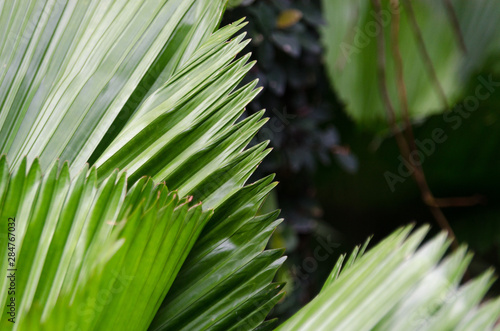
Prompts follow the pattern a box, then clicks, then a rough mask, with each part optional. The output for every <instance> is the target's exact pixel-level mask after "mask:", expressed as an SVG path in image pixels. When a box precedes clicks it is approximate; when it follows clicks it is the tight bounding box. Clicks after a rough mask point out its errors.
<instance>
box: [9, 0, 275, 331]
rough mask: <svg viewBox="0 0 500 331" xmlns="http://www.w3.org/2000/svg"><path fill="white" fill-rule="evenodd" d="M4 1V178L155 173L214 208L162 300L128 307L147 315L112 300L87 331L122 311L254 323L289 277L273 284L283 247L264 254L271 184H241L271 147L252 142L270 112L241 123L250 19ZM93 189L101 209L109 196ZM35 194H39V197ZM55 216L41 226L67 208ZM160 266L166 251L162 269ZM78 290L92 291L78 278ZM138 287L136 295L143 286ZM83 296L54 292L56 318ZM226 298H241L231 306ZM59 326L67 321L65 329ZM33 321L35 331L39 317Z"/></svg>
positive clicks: (185, 6)
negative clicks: (226, 21)
mask: <svg viewBox="0 0 500 331" xmlns="http://www.w3.org/2000/svg"><path fill="white" fill-rule="evenodd" d="M1 5H2V6H3V7H2V11H1V15H0V26H1V27H2V29H3V30H4V31H6V34H5V35H4V36H2V37H0V38H2V39H0V40H1V41H0V47H1V53H0V63H1V64H2V67H1V68H2V71H1V76H0V83H1V84H2V85H1V88H0V89H1V92H0V100H1V108H0V153H2V154H5V155H6V156H7V159H8V160H9V165H8V167H9V168H8V172H9V173H17V171H18V170H19V169H20V167H22V166H23V164H24V163H26V164H28V165H31V164H32V163H33V164H37V165H36V166H35V165H34V166H33V167H39V169H40V171H41V173H43V174H45V175H44V176H47V174H48V173H52V172H54V173H55V174H59V173H60V172H61V171H63V169H64V171H65V173H66V172H68V173H69V174H68V180H70V181H71V183H73V182H77V180H78V179H79V178H80V176H83V175H82V173H86V170H85V169H86V167H88V166H87V163H89V164H90V166H91V167H93V168H92V169H94V170H93V171H92V175H91V176H93V177H92V178H95V179H94V180H95V183H94V185H96V186H97V187H102V185H110V184H109V183H110V182H113V181H116V180H111V179H110V178H112V177H113V176H114V177H116V178H120V181H123V185H126V186H127V187H135V185H139V184H138V183H142V182H144V181H146V180H145V179H142V177H143V176H148V177H151V178H152V179H151V183H154V184H148V185H153V186H154V185H156V184H158V183H161V182H165V183H166V185H168V187H169V188H172V189H175V190H176V192H177V193H176V195H177V196H178V197H179V199H181V200H182V201H183V199H185V198H187V197H193V198H192V199H193V201H194V202H196V203H198V202H202V203H203V205H202V207H201V208H202V209H203V210H205V211H208V210H213V213H214V216H213V217H212V218H210V221H208V222H207V224H206V225H205V226H204V230H203V231H202V233H201V234H200V237H199V238H198V240H197V241H196V242H195V243H194V246H193V249H192V251H189V250H187V251H186V254H188V257H187V259H186V261H185V263H183V266H182V268H181V270H180V273H181V275H182V276H178V277H176V279H175V284H174V285H173V286H172V289H171V290H170V291H168V293H167V290H168V286H166V287H165V288H164V289H163V291H165V293H162V296H160V297H161V298H163V297H165V295H166V297H165V302H164V303H163V304H162V302H161V300H159V301H158V302H153V301H144V300H142V298H140V299H137V300H135V301H134V300H129V301H128V303H127V304H128V306H127V308H128V309H132V308H130V305H132V303H134V304H135V303H139V302H140V304H141V305H147V309H148V310H147V313H146V312H145V311H146V308H145V307H143V308H141V309H143V310H144V313H143V316H145V321H146V322H144V324H136V323H138V321H135V320H133V319H134V318H136V317H137V316H136V315H133V314H131V313H130V314H129V313H128V310H125V309H123V310H120V309H118V308H106V310H102V311H101V310H100V309H99V310H98V311H95V314H96V315H99V317H95V318H96V321H95V322H89V323H88V324H83V325H84V327H83V328H82V329H84V330H85V329H93V328H95V325H101V324H90V323H101V322H100V321H101V320H100V319H102V318H105V319H106V321H107V322H105V323H110V324H102V325H104V326H105V327H104V329H106V328H107V326H108V325H109V326H110V325H117V324H116V323H115V324H111V323H112V322H111V321H113V323H114V322H116V321H117V319H120V320H119V323H122V320H121V319H122V318H123V316H129V315H130V318H128V319H127V318H123V321H125V322H124V323H127V324H119V325H122V326H123V329H124V330H140V329H145V328H147V327H148V325H149V324H148V323H149V322H150V321H151V320H153V318H154V322H153V325H152V326H151V327H152V328H153V327H154V328H155V329H165V328H169V327H170V326H172V325H175V326H176V327H179V328H181V327H184V328H190V327H191V326H193V325H196V327H197V328H199V329H200V330H203V329H208V328H212V329H217V328H218V329H226V328H228V326H229V325H230V326H232V327H236V328H239V329H246V328H254V327H259V325H260V324H261V322H262V321H263V320H264V319H265V316H266V315H267V313H268V312H269V311H270V310H271V309H272V306H273V305H274V304H275V303H276V302H277V300H278V299H279V298H280V296H281V294H280V289H281V286H282V285H281V284H272V283H271V280H272V278H273V276H274V273H275V271H276V270H277V268H278V267H279V265H281V263H282V262H283V258H282V257H281V255H282V253H283V252H282V251H265V250H264V249H265V246H266V244H267V241H268V239H269V237H270V235H271V233H272V231H273V230H274V228H275V227H276V226H277V225H278V223H279V222H280V221H276V218H277V215H278V213H277V212H274V213H271V214H268V215H260V213H259V209H260V206H261V205H262V203H263V201H264V200H265V198H266V196H267V194H268V193H269V191H270V190H271V189H272V188H273V187H274V186H275V183H273V182H272V180H273V178H272V177H268V178H265V179H262V180H260V181H257V182H256V183H253V184H250V185H247V186H245V184H246V182H247V180H248V178H249V177H250V176H251V175H252V173H253V172H254V171H255V169H256V167H257V166H258V165H259V164H260V162H261V161H262V159H263V158H264V157H265V156H266V155H267V154H268V153H269V149H267V148H266V147H267V142H263V143H260V144H257V145H254V146H253V147H251V148H247V145H248V144H249V143H250V141H251V140H252V138H253V137H254V136H255V134H256V133H257V131H258V130H259V128H260V127H261V126H262V125H263V124H264V123H265V119H262V116H263V112H260V113H257V114H255V115H253V116H251V117H248V118H244V119H241V118H243V117H244V116H243V114H244V110H245V106H246V105H247V104H248V103H249V102H250V101H251V100H252V99H253V98H254V97H255V96H256V95H257V94H258V93H259V91H260V90H259V89H256V85H257V82H252V83H250V84H248V85H246V86H243V87H241V88H239V87H238V86H239V83H240V82H241V80H242V78H243V77H244V76H245V74H246V73H247V72H248V71H249V70H250V69H251V67H252V65H253V63H249V64H248V63H247V62H248V59H249V56H248V55H247V56H243V57H241V58H240V59H239V60H235V58H236V56H237V55H238V53H239V52H240V51H241V50H242V49H243V48H244V47H245V45H246V44H247V43H248V41H245V40H244V35H239V36H236V37H233V36H234V35H236V34H237V32H238V31H239V30H240V29H241V27H242V24H243V23H242V21H239V22H236V23H235V24H232V25H230V26H227V27H223V28H221V29H217V26H218V24H219V21H220V18H221V15H222V13H223V10H224V7H225V5H226V1H223V0H218V1H212V0H182V1H181V0H141V1H104V0H90V1H70V0H57V1H55V0H53V1H50V0H34V1H15V2H8V3H7V2H4V3H2V4H1ZM25 158H27V159H25ZM64 161H68V165H64V166H63V164H66V163H64ZM24 166H25V165H24ZM116 169H118V172H117V170H116ZM54 176H56V175H54ZM57 176H59V175H57ZM57 176H56V177H57ZM81 180H83V179H81ZM125 182H126V183H125ZM147 182H148V183H149V181H147ZM124 194H125V193H124ZM97 198H98V199H102V201H100V204H101V205H102V206H103V207H102V208H105V206H107V203H108V202H109V201H108V199H106V198H104V197H102V198H101V197H100V196H98V197H97ZM32 199H34V201H35V202H36V203H42V202H41V200H39V199H40V197H39V196H38V195H36V196H34V197H32ZM5 206H6V205H5ZM2 208H4V207H2ZM22 210H24V209H19V211H17V212H18V213H21V211H22ZM2 212H4V211H3V210H2ZM153 214H154V213H153ZM148 215H149V214H148ZM49 216H50V217H49ZM49 216H47V217H48V219H47V220H46V221H47V222H49V221H50V222H56V221H55V220H56V219H57V217H59V215H57V213H55V214H50V215H49ZM9 217H10V216H9ZM16 217H19V216H17V215H16ZM150 217H151V218H154V216H150ZM74 221H76V220H74ZM68 222H70V221H68ZM70 223H73V222H70ZM28 230H29V229H28ZM55 233H57V232H55ZM156 244H157V245H171V244H173V242H172V241H171V240H168V241H167V243H164V242H158V243H156ZM157 248H158V247H157ZM94 249H95V253H93V254H97V255H102V253H105V252H107V251H108V250H109V248H107V246H104V245H99V246H98V247H95V248H94ZM160 251H162V250H161V249H160ZM97 252H99V254H98V253H97ZM127 252H128V253H127V254H133V251H131V250H127ZM167 253H168V251H166V252H165V254H167ZM123 258H124V259H126V260H128V256H124V257H123ZM82 261H83V260H82ZM80 262H81V261H80ZM75 263H76V262H75ZM81 263H83V262H81ZM165 263H168V261H167V262H165V261H162V260H159V261H158V264H159V265H158V266H157V267H158V268H160V267H165ZM155 266H156V264H155ZM207 266H210V268H208V267H207ZM103 268H104V267H103ZM103 268H101V269H99V270H101V271H100V272H101V273H100V274H99V275H106V276H99V277H111V276H109V275H108V273H109V269H105V268H104V269H103ZM135 272H137V273H141V271H140V269H139V268H137V269H136V270H135ZM88 277H97V276H90V275H89V276H88ZM169 281H173V279H171V280H169ZM132 288H133V289H132ZM174 289H175V291H174ZM80 291H81V292H78V293H86V292H85V291H87V290H86V289H85V286H83V285H82V287H81V289H80ZM131 291H133V293H134V295H136V296H138V295H139V294H137V293H142V292H141V290H140V289H138V288H136V287H131ZM75 293H76V292H75ZM76 295H77V294H73V295H72V296H71V297H68V298H66V297H64V296H63V295H62V294H61V296H60V297H52V298H51V299H52V300H54V301H55V302H62V303H61V305H55V304H54V309H59V312H60V316H62V315H66V314H69V313H67V312H65V310H64V309H65V308H66V307H67V306H65V304H66V303H67V302H73V301H71V300H76V299H75V296H76ZM78 295H80V294H78ZM81 295H82V296H84V295H86V294H81ZM180 298H183V299H182V300H181V299H180ZM231 298H233V299H234V300H235V301H234V303H231V302H228V301H227V300H229V299H231ZM65 300H66V301H65ZM65 302H66V303H65ZM173 306H175V308H172V307H173ZM110 307H111V306H110ZM113 307H114V306H113ZM159 307H161V308H160V312H159V313H158V315H157V316H156V317H154V315H155V314H154V313H155V312H156V310H158V308H159ZM186 307H190V309H191V307H198V308H199V307H203V309H201V308H200V309H197V310H196V311H195V310H192V309H191V310H190V312H193V311H195V312H196V314H197V316H198V317H197V318H196V319H195V318H193V316H190V317H189V323H192V324H189V323H188V322H187V320H186V316H187V315H186V314H185V313H182V310H186V309H187V308H186ZM209 307H211V308H210V309H208V308H209ZM39 309H41V308H39ZM73 309H78V308H74V307H73ZM155 309H156V310H155ZM204 309H207V310H204ZM167 311H168V313H166V312H167ZM43 313H44V312H43V311H42V312H35V313H33V314H39V315H36V316H42V317H43V316H45V315H43ZM113 314H116V315H113ZM198 314H199V315H198ZM110 316H112V317H110ZM68 318H69V317H68ZM108 319H109V321H108ZM31 320H32V321H36V318H32V319H31ZM47 323H48V322H47ZM103 323H104V322H103ZM47 325H48V324H47ZM270 325H272V324H271V323H270V322H265V323H264V324H263V326H262V327H269V326H270ZM51 327H54V328H52V329H51V330H59V329H60V330H66V329H65V328H64V327H65V326H63V325H62V324H54V326H53V325H51ZM27 329H29V330H36V329H37V324H36V323H34V324H32V325H30V326H27Z"/></svg>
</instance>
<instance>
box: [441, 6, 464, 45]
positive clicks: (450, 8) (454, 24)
mask: <svg viewBox="0 0 500 331" xmlns="http://www.w3.org/2000/svg"><path fill="white" fill-rule="evenodd" d="M443 2H444V5H445V7H446V13H447V14H448V17H449V19H450V22H451V26H452V27H453V31H454V32H455V37H456V39H457V42H458V45H459V46H460V48H461V49H462V52H464V54H465V53H467V46H466V45H465V39H464V35H463V33H462V30H461V29H460V23H459V22H458V17H457V15H456V13H455V9H453V4H452V3H451V1H450V0H443Z"/></svg>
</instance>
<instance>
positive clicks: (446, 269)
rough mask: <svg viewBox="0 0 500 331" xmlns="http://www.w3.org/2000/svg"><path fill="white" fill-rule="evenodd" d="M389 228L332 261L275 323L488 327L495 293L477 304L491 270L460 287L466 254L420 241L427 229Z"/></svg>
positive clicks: (496, 312)
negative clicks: (323, 277) (322, 278)
mask: <svg viewBox="0 0 500 331" xmlns="http://www.w3.org/2000/svg"><path fill="white" fill-rule="evenodd" d="M410 231H411V227H406V228H404V229H400V230H399V231H397V232H395V233H394V234H392V235H391V236H389V237H388V238H387V239H385V240H384V241H382V242H381V243H380V244H378V245H377V246H376V247H374V248H373V249H371V250H369V251H368V252H367V253H366V254H364V255H363V254H362V252H361V254H359V253H358V252H357V249H356V250H355V252H354V253H353V255H352V258H351V259H349V260H350V261H351V263H347V264H346V265H345V266H344V268H341V264H342V262H341V261H340V262H339V263H338V264H337V266H336V267H335V268H334V270H333V272H332V274H331V275H330V277H329V279H328V280H327V282H326V284H325V286H324V288H323V289H322V291H321V293H320V294H319V295H318V296H317V297H316V298H315V299H314V300H313V301H311V302H310V303H309V304H308V305H307V306H305V307H304V308H303V309H302V310H301V311H300V312H299V313H297V314H295V315H294V316H293V317H292V318H290V319H289V320H288V321H286V322H285V323H284V324H283V325H281V326H280V328H279V330H356V331H359V330H380V331H382V330H384V331H385V330H394V331H396V330H415V331H417V330H436V331H437V330H470V331H472V330H493V329H494V328H495V324H496V323H497V322H498V320H499V318H500V299H499V298H496V299H494V300H491V301H489V302H486V303H483V304H481V301H482V300H483V297H484V295H485V294H486V292H487V290H488V288H489V287H490V285H491V284H492V274H493V272H492V270H489V271H487V272H486V273H484V274H483V275H482V276H480V277H478V278H476V279H474V280H471V281H469V282H467V283H466V284H465V285H463V286H459V284H460V280H461V279H462V277H463V275H464V273H465V270H466V269H467V266H468V264H469V262H470V260H471V255H470V254H467V252H466V248H465V247H461V248H460V249H458V250H457V251H456V252H454V253H453V254H451V255H450V256H448V257H446V258H444V259H443V255H444V254H445V253H446V250H447V248H448V246H449V242H447V240H446V235H445V234H441V235H439V236H437V237H435V238H434V239H432V240H430V241H429V242H427V243H425V244H424V245H423V246H421V247H420V248H418V247H419V245H420V244H421V242H422V240H423V239H424V237H425V235H426V233H427V231H428V228H427V227H423V228H420V229H419V230H417V231H415V233H413V234H412V235H410V236H408V234H409V232H410Z"/></svg>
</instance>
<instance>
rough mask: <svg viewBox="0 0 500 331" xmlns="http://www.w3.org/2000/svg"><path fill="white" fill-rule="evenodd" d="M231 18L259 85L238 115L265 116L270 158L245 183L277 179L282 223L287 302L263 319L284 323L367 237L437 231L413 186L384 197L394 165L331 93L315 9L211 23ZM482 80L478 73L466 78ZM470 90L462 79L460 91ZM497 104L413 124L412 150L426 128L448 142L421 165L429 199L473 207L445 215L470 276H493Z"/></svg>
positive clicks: (262, 5) (303, 5) (499, 133)
mask: <svg viewBox="0 0 500 331" xmlns="http://www.w3.org/2000/svg"><path fill="white" fill-rule="evenodd" d="M238 2H241V1H238ZM240 17H247V20H248V22H249V23H248V25H247V26H246V27H245V31H246V32H247V33H248V37H250V38H252V42H251V43H250V44H249V46H248V47H247V49H246V52H243V53H247V52H252V58H253V59H254V60H257V61H258V62H257V64H256V66H255V67H254V68H253V69H252V71H251V74H250V75H249V76H248V77H247V78H246V81H245V82H247V81H250V80H253V79H255V78H258V79H259V80H260V83H259V84H260V85H261V86H263V87H264V90H263V92H262V93H261V94H260V95H259V96H258V97H257V99H256V100H255V101H254V102H252V103H251V104H250V105H249V107H248V108H247V112H248V113H254V112H256V111H259V110H260V109H263V108H265V109H267V112H266V115H267V116H268V117H269V118H270V119H269V122H268V123H267V124H266V126H265V127H264V129H263V130H261V132H260V133H259V135H258V136H257V138H256V141H264V140H270V146H271V147H272V148H273V149H274V151H273V152H272V153H271V154H270V155H269V156H268V157H267V158H266V159H265V161H264V162H263V164H262V165H261V166H260V168H259V170H258V173H257V174H256V176H259V177H260V176H262V175H265V174H269V173H276V179H277V180H278V181H279V182H280V185H279V186H278V188H277V190H276V191H275V192H274V195H273V196H272V198H271V199H270V200H269V201H268V205H269V209H271V208H280V209H281V210H282V214H281V215H282V217H284V218H285V222H284V224H282V225H281V226H280V227H279V229H278V230H277V232H276V233H275V235H274V237H273V239H272V241H271V243H270V245H271V246H273V247H286V255H288V260H287V262H286V263H285V266H284V268H282V269H281V271H280V272H279V275H278V278H279V280H281V281H286V282H287V286H286V288H285V290H286V291H287V295H286V296H285V298H284V300H283V301H282V302H281V303H280V305H278V306H277V307H276V308H275V310H274V313H273V314H274V316H279V317H281V318H286V317H288V316H290V315H291V314H293V313H294V312H295V311H297V310H298V309H299V308H300V307H301V306H303V305H304V304H305V303H307V302H308V301H309V300H310V299H311V298H313V297H314V295H316V293H317V292H318V291H319V290H320V289H321V286H322V284H323V281H324V280H325V278H326V276H327V275H328V273H329V272H330V271H331V269H332V267H333V265H334V263H335V261H336V259H337V258H338V256H339V255H340V254H342V253H345V252H349V251H351V250H352V248H353V247H354V245H356V244H361V243H362V242H363V241H364V240H365V239H366V238H367V237H368V236H370V235H374V239H373V242H377V241H378V240H379V239H381V238H383V237H384V236H385V235H387V234H389V233H390V232H392V231H393V230H394V229H395V228H397V227H398V226H400V225H404V224H408V223H410V222H414V223H417V224H422V223H430V224H432V225H433V228H434V232H437V231H438V230H439V228H438V227H437V226H436V225H434V224H435V221H434V219H433V218H432V215H431V214H430V213H429V211H428V209H427V208H426V206H425V205H424V204H423V202H422V200H421V198H420V192H419V190H418V188H417V186H416V184H415V183H414V181H413V180H412V178H407V179H405V181H404V182H403V183H400V184H397V186H396V187H397V189H396V190H395V192H391V190H390V189H389V186H388V183H387V182H386V179H385V178H384V173H385V172H386V171H391V172H393V173H397V168H398V166H399V164H400V160H399V159H398V156H399V151H398V149H397V146H396V143H395V141H394V139H393V138H392V137H387V136H374V135H373V133H369V132H363V131H361V130H360V129H359V128H358V127H357V126H356V125H355V124H354V123H353V122H352V121H351V120H350V119H349V118H348V117H347V116H346V115H345V113H344V112H343V110H342V107H343V106H342V105H341V104H340V103H339V102H338V99H337V98H336V96H335V94H334V93H333V92H332V88H331V86H330V84H329V82H328V80H327V77H326V74H325V68H324V62H323V61H324V60H323V48H322V45H321V41H320V32H319V31H320V29H321V26H322V24H324V20H323V18H322V9H321V4H320V1H312V0H311V1H308V0H273V1H271V0H257V1H243V3H241V4H240V5H237V6H236V7H234V8H232V9H228V11H227V12H226V14H225V16H224V18H223V23H222V24H223V25H225V24H228V23H231V22H233V21H235V20H237V19H238V18H240ZM487 72H489V68H487V64H486V65H485V67H484V68H482V69H481V70H480V71H479V72H477V75H476V76H474V77H477V76H478V75H479V74H481V73H487ZM497 80H500V77H497ZM245 82H244V83H245ZM475 85H477V82H474V81H471V82H470V88H471V89H473V88H474V86H475ZM360 97H362V96H360ZM499 105H500V91H495V92H494V93H493V95H492V97H490V98H489V99H488V100H486V101H485V102H483V103H482V104H481V105H480V107H479V109H478V110H477V111H475V112H474V113H473V115H472V116H470V117H469V118H463V122H462V123H461V126H460V128H458V129H454V128H452V127H450V124H449V123H447V122H445V121H444V120H443V115H436V116H432V117H430V118H428V119H427V120H426V121H425V122H422V123H417V124H416V126H415V133H416V139H417V140H419V141H426V139H428V138H429V137H431V135H432V131H433V130H434V129H435V128H441V129H442V130H443V131H444V132H445V134H446V137H447V139H446V141H444V142H443V143H440V144H436V146H435V147H434V150H433V152H432V153H429V155H428V156H427V157H426V159H425V160H424V163H423V167H424V170H425V172H426V175H427V178H428V181H429V184H430V186H431V188H432V189H433V191H434V193H435V195H436V196H438V197H447V196H481V198H482V203H481V204H479V205H477V206H473V207H460V208H447V209H445V210H444V212H445V214H446V216H447V217H448V219H449V221H450V223H451V225H452V227H453V229H454V230H455V232H456V234H457V237H458V239H459V241H460V242H467V243H468V244H469V246H470V247H471V249H472V250H474V251H475V252H476V256H475V259H474V262H473V264H472V266H471V268H470V273H471V275H472V276H473V275H477V274H479V273H480V272H481V271H483V270H485V269H486V268H487V267H489V266H491V265H493V266H496V268H497V270H498V269H499V267H500V222H499V219H500V203H499V202H500V195H499V193H498V189H497V187H498V183H499V182H500V175H499V173H498V169H499V167H500V156H498V150H499V148H500V114H499V113H498V112H497V111H496V110H497V109H498V106H499ZM493 291H497V292H498V288H494V289H493Z"/></svg>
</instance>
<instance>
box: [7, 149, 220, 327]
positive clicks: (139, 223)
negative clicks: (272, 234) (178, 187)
mask: <svg viewBox="0 0 500 331" xmlns="http://www.w3.org/2000/svg"><path fill="white" fill-rule="evenodd" d="M57 169H58V167H57V163H56V165H55V166H54V167H53V168H52V169H51V170H49V172H48V173H47V174H46V175H45V176H43V177H42V175H41V170H40V165H39V163H38V161H35V162H34V163H33V165H32V166H31V168H30V169H29V170H28V171H26V161H23V162H22V163H21V165H20V167H19V168H18V169H17V171H16V172H15V173H13V174H10V173H9V171H8V168H7V164H6V159H5V158H2V159H1V160H0V176H1V180H2V187H1V189H0V198H1V199H0V201H2V202H3V203H2V204H1V205H0V206H1V209H0V210H1V211H2V212H1V217H2V219H8V217H10V216H12V215H16V218H15V224H16V225H15V230H14V231H13V232H12V234H13V235H14V236H15V237H14V238H15V241H14V242H13V243H14V246H15V247H14V251H15V254H16V257H17V259H16V261H15V263H14V264H15V265H14V266H12V265H11V266H8V265H7V259H2V262H1V263H2V265H1V267H2V272H3V271H4V270H7V269H8V268H9V267H10V268H9V269H16V270H17V271H15V272H14V273H15V274H16V278H15V282H16V285H15V292H16V295H15V297H16V300H17V311H18V313H17V314H18V318H17V319H16V324H15V326H16V328H17V329H18V330H37V329H47V330H67V329H71V328H74V327H75V326H78V327H80V328H82V329H92V328H95V327H98V328H99V329H109V328H110V327H111V326H118V327H120V328H121V329H129V327H131V326H132V325H134V326H135V327H134V328H132V329H135V330H140V329H145V328H146V327H147V326H148V325H149V323H150V321H151V319H152V318H153V316H154V313H155V312H156V310H157V309H158V306H159V304H160V303H161V300H162V299H163V297H164V296H165V294H166V291H167V290H168V289H169V288H170V285H171V284H172V282H173V280H174V278H175V276H176V274H177V272H178V271H179V269H180V267H181V265H182V264H183V262H184V260H185V259H186V257H187V254H188V253H189V251H190V249H191V247H192V246H193V245H194V243H195V241H196V239H197V238H198V236H199V234H200V232H201V230H202V228H203V226H204V225H205V224H206V222H207V221H208V219H209V218H210V216H211V214H212V211H203V210H202V208H201V204H197V205H192V204H190V203H189V201H188V199H180V198H179V195H178V194H177V193H176V192H171V191H168V190H167V188H166V187H165V185H159V186H154V184H153V182H152V181H151V180H147V179H146V178H142V179H141V180H139V181H138V182H137V183H136V184H135V185H134V186H133V187H132V188H131V189H130V190H128V191H127V189H126V186H127V183H126V178H125V176H124V175H122V176H117V173H116V172H115V173H114V174H113V175H111V176H110V177H109V178H108V179H107V180H106V181H105V182H104V183H103V184H102V185H101V186H100V187H99V186H98V185H97V176H96V172H95V169H92V170H91V171H90V172H87V171H85V170H84V171H83V172H82V173H81V174H80V175H79V176H77V177H76V178H75V179H74V180H73V181H72V180H70V176H69V168H68V165H67V164H65V165H64V166H63V167H62V169H61V171H58V170H57ZM4 238H7V236H6V235H4V236H2V245H1V248H0V250H1V253H2V254H3V255H4V256H7V253H8V245H7V243H6V240H5V239H4ZM9 251H10V250H9ZM153 262H154V263H153ZM9 274H10V273H9ZM9 284H10V280H9V279H8V278H7V277H2V279H1V280H0V287H1V288H2V291H1V292H0V296H1V297H0V300H1V302H2V304H4V303H5V305H7V304H8V303H9V302H10V298H9V297H8V291H7V290H6V288H8V287H9ZM132 308H133V309H132ZM123 311H126V312H127V314H126V315H121V314H120V312H123ZM1 323H2V330H8V329H9V328H10V327H11V326H13V324H11V323H9V322H8V321H7V320H6V319H5V318H3V319H2V322H1Z"/></svg>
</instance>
